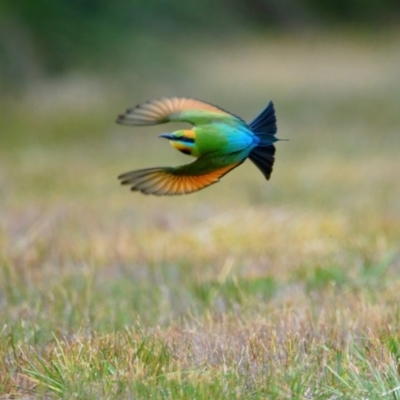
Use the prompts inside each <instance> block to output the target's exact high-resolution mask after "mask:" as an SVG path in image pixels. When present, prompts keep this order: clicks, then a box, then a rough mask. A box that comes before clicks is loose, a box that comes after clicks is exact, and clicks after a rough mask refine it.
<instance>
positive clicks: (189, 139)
mask: <svg viewBox="0 0 400 400" xmlns="http://www.w3.org/2000/svg"><path fill="white" fill-rule="evenodd" d="M179 140H180V141H181V142H185V143H194V139H193V138H189V137H187V136H181V137H180V138H179Z"/></svg>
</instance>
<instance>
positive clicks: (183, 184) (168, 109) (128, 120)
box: [117, 97, 278, 196]
mask: <svg viewBox="0 0 400 400" xmlns="http://www.w3.org/2000/svg"><path fill="white" fill-rule="evenodd" d="M170 121H174V122H177V121H179V122H189V123H190V124H192V125H193V128H192V129H186V130H179V131H176V132H173V133H171V134H161V135H160V137H164V138H166V139H168V140H169V141H170V143H171V145H172V146H173V147H174V148H175V149H177V150H179V151H181V152H182V153H184V154H187V155H190V156H193V157H196V160H195V161H193V162H191V163H189V164H185V165H182V166H179V167H158V168H147V169H142V170H137V171H131V172H127V173H125V174H122V175H120V176H119V179H121V183H122V184H127V185H131V189H132V190H139V191H141V192H142V193H145V194H155V195H158V196H162V195H174V194H185V193H191V192H195V191H197V190H200V189H203V188H204V187H207V186H209V185H211V184H212V183H215V182H217V181H219V179H220V178H221V177H222V176H223V175H225V174H226V173H227V172H229V171H230V170H232V169H233V168H235V167H237V166H238V165H240V164H241V163H242V162H243V161H245V160H246V158H248V157H249V158H250V159H251V160H252V161H253V162H254V163H255V164H256V166H257V167H258V168H259V169H260V170H261V171H262V173H263V174H264V176H265V177H266V178H267V179H269V177H270V175H271V172H272V166H273V163H274V154H275V147H274V145H273V143H274V142H275V141H277V140H278V139H277V138H276V137H275V134H276V131H277V128H276V118H275V111H274V108H273V104H272V102H270V103H269V104H268V106H267V107H266V108H265V109H264V110H263V112H262V113H261V114H260V115H259V116H258V117H257V118H255V119H254V121H252V122H251V123H250V124H246V122H245V121H243V120H242V119H241V118H239V117H237V116H236V115H233V114H231V113H228V112H227V111H225V110H223V109H220V108H218V107H216V106H213V105H211V104H208V103H204V102H202V101H199V100H193V99H187V98H177V97H173V98H164V99H159V100H153V101H150V102H146V103H142V104H139V105H138V106H136V107H135V108H133V109H130V110H127V112H126V113H125V114H123V115H120V116H119V117H118V119H117V122H118V123H122V124H127V125H155V124H161V123H165V122H170Z"/></svg>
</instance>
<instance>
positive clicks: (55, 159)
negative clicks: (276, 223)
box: [0, 0, 400, 242]
mask: <svg viewBox="0 0 400 400" xmlns="http://www.w3.org/2000/svg"><path fill="white" fill-rule="evenodd" d="M399 23H400V3H399V2H398V1H395V0H370V1H362V0H335V1H330V2H321V1H317V0H284V1H283V0H282V1H273V0H231V1H227V0H217V1H216V0H203V1H201V2H200V1H199V2H190V1H160V0H135V1H134V0H115V1H112V2H111V1H108V0H73V1H65V0H36V1H35V2H32V1H30V0H18V1H15V0H2V1H1V3H0V84H1V90H0V130H1V146H0V187H1V190H0V201H1V203H2V208H1V212H2V213H3V214H4V215H3V217H4V219H3V220H4V221H5V222H4V226H5V227H6V230H5V231H4V232H7V233H6V234H5V237H7V238H9V239H7V241H8V240H10V242H13V240H14V239H15V237H18V235H20V234H22V233H21V232H24V231H25V230H26V229H27V227H28V226H31V225H32V221H35V220H36V219H35V218H39V219H41V218H42V216H43V214H46V215H53V214H54V215H59V213H61V214H63V213H64V212H66V210H70V209H74V210H75V211H74V213H75V212H77V213H78V214H79V210H80V212H82V213H83V214H85V216H86V217H87V218H88V220H87V223H86V225H88V224H89V225H90V223H92V222H93V223H94V221H97V222H96V224H97V223H99V222H98V221H99V220H100V221H101V218H106V216H105V213H104V209H107V210H109V213H108V214H107V213H106V214H107V215H108V218H109V220H107V219H106V222H105V224H106V225H107V224H109V223H111V221H117V220H118V221H119V222H118V223H120V221H123V220H124V218H129V221H130V223H129V227H128V226H126V227H125V228H126V229H136V228H138V229H140V227H141V226H145V225H149V226H155V227H167V228H168V229H174V227H175V228H180V227H182V226H187V225H192V224H193V223H196V221H198V220H203V219H206V218H209V217H210V218H212V217H213V216H215V215H219V214H220V213H221V212H225V211H226V210H234V209H235V208H236V207H237V206H244V207H253V206H257V205H260V204H261V205H268V206H269V207H281V206H284V207H289V208H290V209H296V210H303V211H302V212H309V211H310V210H321V211H323V212H326V211H329V212H339V213H343V214H344V215H356V214H357V213H360V215H361V216H363V215H367V214H368V213H375V214H374V215H377V216H378V215H379V218H383V219H384V221H393V220H396V218H398V215H399V214H398V213H399V203H400V202H399V194H400V193H399V189H398V187H399V185H398V184H397V181H398V177H399V172H400V171H399V162H398V148H399V142H400V139H399V126H400V112H399V110H400V79H399V71H400V46H399V43H400V30H399V29H398V26H399ZM169 95H184V96H189V97H195V98H199V99H203V100H205V101H208V102H211V103H215V104H217V105H219V106H221V107H223V108H225V109H227V110H229V111H231V112H233V113H236V114H238V115H240V116H242V117H243V118H244V119H246V120H250V119H252V118H253V117H254V116H255V115H257V114H258V113H259V112H260V110H261V109H262V108H263V107H264V106H265V105H266V104H267V102H268V101H269V100H271V99H272V100H273V101H274V102H275V106H276V112H277V118H278V136H279V137H280V138H284V139H289V141H288V142H280V143H278V144H277V149H278V150H277V158H276V164H275V170H274V173H273V175H272V179H271V181H270V182H265V180H264V179H263V177H262V175H261V174H260V173H259V171H257V170H256V169H255V167H254V166H253V165H251V164H250V163H249V162H246V163H245V165H244V166H243V167H241V168H240V169H237V170H235V171H234V172H232V173H231V174H229V175H227V176H226V177H224V179H223V180H222V181H221V183H219V184H218V185H214V186H212V187H210V188H208V189H207V190H205V191H202V192H200V193H198V194H194V195H191V196H184V197H180V198H165V199H158V198H154V197H146V196H143V195H141V194H138V193H130V192H129V191H128V190H127V188H125V187H119V186H118V182H117V180H116V176H117V175H118V174H120V173H122V172H126V171H129V170H131V169H135V168H144V167H150V166H156V165H177V164H179V163H184V162H187V161H189V159H188V158H187V157H186V156H184V155H182V154H179V153H178V152H176V151H174V150H173V149H171V148H170V147H169V146H168V145H167V143H166V142H165V141H160V140H159V139H157V134H159V133H160V132H161V131H162V132H164V131H166V129H167V130H173V129H175V127H174V126H168V128H166V127H154V128H129V127H124V126H118V125H116V124H115V123H114V121H115V118H116V115H117V114H119V113H121V112H122V111H124V110H125V109H126V108H127V107H131V106H133V105H135V104H137V103H139V102H142V101H144V100H147V99H151V98H155V97H161V96H169ZM71 207H72V208H71ZM74 207H75V208H74ZM96 210H97V211H96ZM67 213H68V212H67ZM91 213H93V215H92V216H91V217H90V215H91ZM354 213H356V214H354ZM63 215H64V214H63ZM357 215H358V214H357ZM17 216H19V217H18V218H17ZM54 218H55V217H54ZM68 218H70V217H68ZM68 218H67V220H68ZM81 221H82V220H79V219H78V218H77V219H76V221H75V222H76V229H78V230H79V229H82V228H79V226H80V223H81ZM121 223H122V222H121ZM18 224H20V225H21V226H20V228H18V229H17V230H16V233H15V234H13V233H12V232H14V231H13V230H12V229H11V228H10V226H19V225H18ZM96 226H97V225H96ZM125 228H123V229H125ZM10 229H11V231H12V232H11V233H10V231H9V230H10ZM121 229H122V228H121ZM13 235H14V236H13ZM15 235H16V236H15Z"/></svg>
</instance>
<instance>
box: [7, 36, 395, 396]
mask: <svg viewBox="0 0 400 400" xmlns="http://www.w3.org/2000/svg"><path fill="white" fill-rule="evenodd" d="M249 43H251V45H250V46H248V45H247V43H245V42H243V43H239V44H236V45H235V46H233V45H232V46H231V47H232V48H230V47H229V45H227V48H228V49H230V51H229V52H228V54H230V59H227V58H226V54H227V53H224V55H222V54H219V53H218V52H217V51H216V50H215V49H213V48H211V49H198V54H197V55H198V56H200V57H202V58H203V59H204V58H207V59H209V60H210V62H209V63H208V64H207V65H206V66H203V67H202V68H199V67H197V68H196V66H195V65H194V64H193V65H191V64H190V61H188V62H189V64H188V65H189V66H188V71H191V72H190V74H191V75H188V76H186V77H185V78H184V79H183V82H184V83H180V82H171V83H169V85H170V86H167V87H165V83H163V82H160V83H159V84H158V86H157V84H156V83H154V82H153V83H152V85H151V90H150V92H151V93H149V96H148V97H153V94H154V95H155V96H160V95H164V94H169V93H170V92H171V91H172V90H173V89H174V88H175V89H176V90H177V92H183V91H184V90H186V91H189V92H190V93H188V94H189V95H193V96H195V97H200V98H204V99H206V100H210V101H213V102H215V103H218V104H220V105H221V106H223V107H225V108H227V109H229V110H232V111H233V112H236V113H237V114H240V115H243V117H245V118H248V119H249V118H251V117H252V116H253V115H254V114H256V113H257V111H259V109H261V108H262V106H263V105H264V103H265V102H266V101H268V100H269V99H270V98H273V99H274V101H275V104H276V109H277V114H278V122H279V136H280V137H282V138H289V139H290V141H289V142H281V143H278V144H277V147H278V151H277V161H276V166H275V170H274V173H273V176H272V179H271V181H270V182H268V183H266V182H265V181H264V180H263V177H262V175H261V174H259V173H258V171H257V170H256V169H255V168H254V167H253V166H252V165H251V164H250V163H248V162H246V163H245V164H244V165H243V166H241V167H240V168H239V169H237V170H235V171H234V172H232V173H231V174H228V175H227V176H226V177H224V179H223V180H221V182H220V183H218V184H217V185H214V186H212V187H210V188H208V189H207V190H204V191H202V192H199V193H198V194H193V195H190V196H184V197H174V198H155V197H154V198H153V197H146V196H143V195H140V194H137V193H130V192H129V191H128V190H126V188H124V187H119V186H118V182H117V180H116V176H117V175H118V174H119V173H121V172H124V171H127V170H129V169H133V168H140V167H145V166H152V165H155V164H158V163H159V162H160V161H159V160H163V161H162V163H163V164H165V165H174V164H177V163H179V162H182V161H186V160H187V159H186V158H185V157H184V156H181V155H179V154H175V153H174V151H172V150H171V149H168V146H166V144H165V143H164V142H163V143H160V141H158V140H156V139H155V134H156V133H159V132H160V128H154V129H150V128H149V129H145V128H144V129H143V130H141V129H138V130H135V132H137V133H134V134H132V133H131V131H130V130H129V129H128V128H126V127H125V128H124V127H118V126H114V124H113V120H114V117H115V115H116V114H118V113H119V112H121V111H122V110H123V109H124V108H126V107H127V106H129V105H130V102H131V98H130V99H127V98H122V99H121V98H119V99H117V100H115V99H116V97H115V93H114V94H113V93H112V92H110V93H111V95H110V97H111V99H110V101H105V102H100V103H99V102H97V101H95V100H93V99H91V97H90V96H88V97H87V99H86V101H83V100H82V98H81V99H80V102H79V104H75V103H74V102H71V101H70V99H67V100H65V96H66V95H65V93H64V89H63V90H62V92H63V94H62V96H59V97H57V96H58V95H57V93H58V92H57V90H58V89H57V88H56V89H54V93H51V94H52V95H53V96H54V102H53V104H49V102H48V98H47V95H48V93H49V92H48V91H47V92H46V91H45V90H44V91H42V92H41V93H42V94H41V96H44V97H43V98H45V99H47V100H46V101H44V102H41V101H40V97H39V99H36V98H35V96H32V98H29V97H27V99H25V100H21V102H20V103H14V104H12V105H11V107H10V108H9V111H8V113H7V115H4V117H3V118H2V119H1V121H0V124H1V127H0V128H1V131H2V133H5V136H4V137H5V140H4V142H3V143H2V146H1V148H0V185H1V188H2V190H1V192H0V203H1V208H0V215H1V218H0V221H1V222H0V248H1V252H0V321H1V326H0V399H2V400H3V399H12V398H13V399H34V398H38V399H39V398H40V399H42V398H45V399H56V398H57V399H58V398H65V399H70V398H79V399H99V398H101V399H125V398H126V399H128V398H135V399H149V398H161V399H210V398H213V399H265V398H268V399H286V398H292V399H332V400H333V399H369V400H371V399H398V398H400V377H399V372H400V367H399V361H400V335H399V330H398V327H399V323H400V321H399V319H400V306H399V301H398V293H399V290H400V279H399V267H400V258H399V243H400V202H399V198H400V186H399V185H398V183H397V181H398V177H399V173H400V169H399V163H398V148H399V142H400V139H399V135H398V133H399V131H398V127H399V126H400V114H399V113H398V110H399V108H400V101H399V97H398V91H399V89H400V87H399V81H398V72H397V68H395V67H394V66H393V64H394V65H397V64H398V63H397V64H396V62H395V61H396V60H398V59H399V57H400V55H399V52H398V47H397V42H396V40H395V37H394V38H393V39H390V38H386V37H377V38H376V40H375V41H370V40H366V39H363V38H356V37H354V38H346V37H329V36H327V37H323V38H322V39H320V40H319V41H309V40H305V39H304V38H303V39H301V38H300V39H298V40H297V41H294V40H293V39H292V40H289V39H287V38H275V39H274V40H271V41H257V40H253V41H251V42H249ZM239 50H241V51H239ZM185 57H187V54H185ZM382 60H385V62H383V61H382ZM254 63H255V65H254ZM232 65H234V66H235V67H234V68H233V67H232ZM263 66H264V67H265V68H264V67H263ZM229 68H230V69H229ZM227 70H229V71H230V73H229V74H227V73H226V71H227ZM265 71H267V72H265ZM244 72H246V74H244V75H243V73H244ZM189 80H192V81H193V82H194V83H193V84H192V85H191V86H190V87H188V86H187V82H188V81H189ZM235 82H236V83H237V84H236V85H235V84H234V83H235ZM47 90H50V89H47ZM104 90H105V91H106V92H105V93H106V94H107V93H108V92H107V90H108V89H104ZM162 90H164V91H165V92H166V93H163V92H162ZM233 91H234V93H235V96H231V95H230V93H232V92H233ZM153 92H154V93H153ZM155 92H157V93H155ZM80 93H81V92H80ZM121 93H122V95H121V97H124V96H125V94H124V93H123V92H121ZM81 95H82V96H83V94H82V93H81ZM266 96H267V97H266ZM32 99H33V100H32ZM114 100H115V102H114ZM141 100H144V99H142V98H138V99H135V102H136V101H141ZM66 104H67V106H66ZM82 104H85V106H82ZM168 129H169V128H168ZM161 130H165V127H162V128H161Z"/></svg>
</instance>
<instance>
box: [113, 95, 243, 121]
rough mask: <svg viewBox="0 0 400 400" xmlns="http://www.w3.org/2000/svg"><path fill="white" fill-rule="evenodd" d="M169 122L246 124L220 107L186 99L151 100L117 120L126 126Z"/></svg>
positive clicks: (129, 110) (127, 111)
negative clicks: (231, 122) (229, 122)
mask: <svg viewBox="0 0 400 400" xmlns="http://www.w3.org/2000/svg"><path fill="white" fill-rule="evenodd" d="M169 121H180V122H189V123H191V124H192V125H199V124H205V123H210V122H215V121H224V122H226V121H235V122H239V121H240V122H241V123H244V121H243V120H242V119H240V118H239V117H237V116H236V115H234V114H231V113H229V112H228V111H225V110H223V109H222V108H220V107H217V106H214V105H213V104H209V103H205V102H203V101H201V100H195V99H189V98H186V97H170V98H161V99H156V100H150V101H147V102H145V103H141V104H138V105H137V106H136V107H134V108H131V109H128V110H126V112H125V113H124V114H121V115H119V116H118V118H117V123H119V124H125V125H157V124H163V123H165V122H169Z"/></svg>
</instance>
